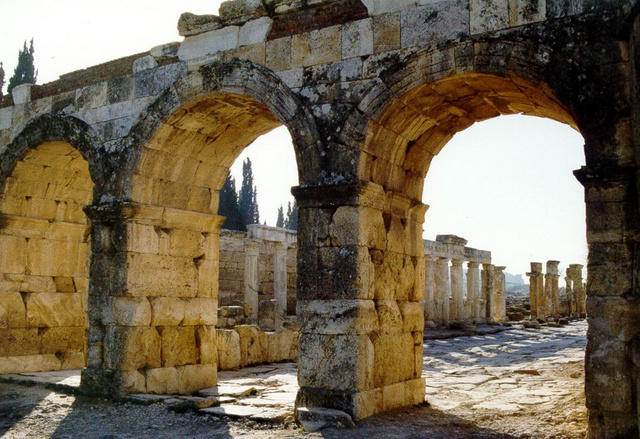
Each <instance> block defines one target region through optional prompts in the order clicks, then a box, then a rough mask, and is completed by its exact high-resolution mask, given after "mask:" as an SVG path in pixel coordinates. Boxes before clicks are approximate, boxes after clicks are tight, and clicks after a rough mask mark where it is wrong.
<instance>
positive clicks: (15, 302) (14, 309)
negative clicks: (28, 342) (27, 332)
mask: <svg viewBox="0 0 640 439" xmlns="http://www.w3.org/2000/svg"><path fill="white" fill-rule="evenodd" d="M26 325H27V314H26V309H25V306H24V303H23V302H22V296H21V295H20V293H5V292H0V329H6V328H24V327H25V326H26Z"/></svg>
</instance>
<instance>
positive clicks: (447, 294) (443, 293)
mask: <svg viewBox="0 0 640 439" xmlns="http://www.w3.org/2000/svg"><path fill="white" fill-rule="evenodd" d="M435 284H436V309H437V310H438V314H439V315H440V320H439V321H438V323H440V324H442V325H448V324H449V319H450V302H451V284H450V283H449V258H438V259H437V260H436V270H435Z"/></svg>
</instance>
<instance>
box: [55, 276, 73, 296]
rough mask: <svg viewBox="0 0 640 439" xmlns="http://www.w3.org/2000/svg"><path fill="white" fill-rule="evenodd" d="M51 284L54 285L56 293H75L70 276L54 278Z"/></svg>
mask: <svg viewBox="0 0 640 439" xmlns="http://www.w3.org/2000/svg"><path fill="white" fill-rule="evenodd" d="M53 282H54V284H55V285H56V292H57V293H75V292H76V286H75V284H74V283H73V278H72V277H70V276H55V277H54V278H53Z"/></svg>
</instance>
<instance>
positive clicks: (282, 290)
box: [273, 242, 287, 320]
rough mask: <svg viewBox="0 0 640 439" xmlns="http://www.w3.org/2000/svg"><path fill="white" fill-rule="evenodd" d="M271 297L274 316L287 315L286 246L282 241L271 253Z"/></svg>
mask: <svg viewBox="0 0 640 439" xmlns="http://www.w3.org/2000/svg"><path fill="white" fill-rule="evenodd" d="M273 298H274V299H275V301H276V317H279V316H285V315H287V246H286V244H284V243H282V242H277V243H276V244H275V252H274V254H273ZM276 320H279V318H277V319H276Z"/></svg>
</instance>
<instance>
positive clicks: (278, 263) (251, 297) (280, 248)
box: [244, 239, 288, 328]
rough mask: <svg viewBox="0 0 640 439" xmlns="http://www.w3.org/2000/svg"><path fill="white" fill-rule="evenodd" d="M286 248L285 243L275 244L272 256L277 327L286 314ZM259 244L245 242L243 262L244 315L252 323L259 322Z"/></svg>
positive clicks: (251, 241) (275, 321)
mask: <svg viewBox="0 0 640 439" xmlns="http://www.w3.org/2000/svg"><path fill="white" fill-rule="evenodd" d="M287 248H288V246H287V245H286V243H283V242H275V251H274V254H273V298H274V301H275V307H274V308H275V310H274V316H273V318H274V324H275V326H276V328H277V327H279V324H280V322H281V321H282V317H283V316H285V315H286V314H287V281H288V280H287V279H288V278H287ZM259 257H260V244H259V242H257V241H253V240H250V239H247V240H246V241H245V262H244V313H245V316H246V317H247V318H249V320H250V321H251V322H253V323H257V322H258V321H259V314H260V299H259V282H260V279H259V269H258V263H259Z"/></svg>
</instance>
